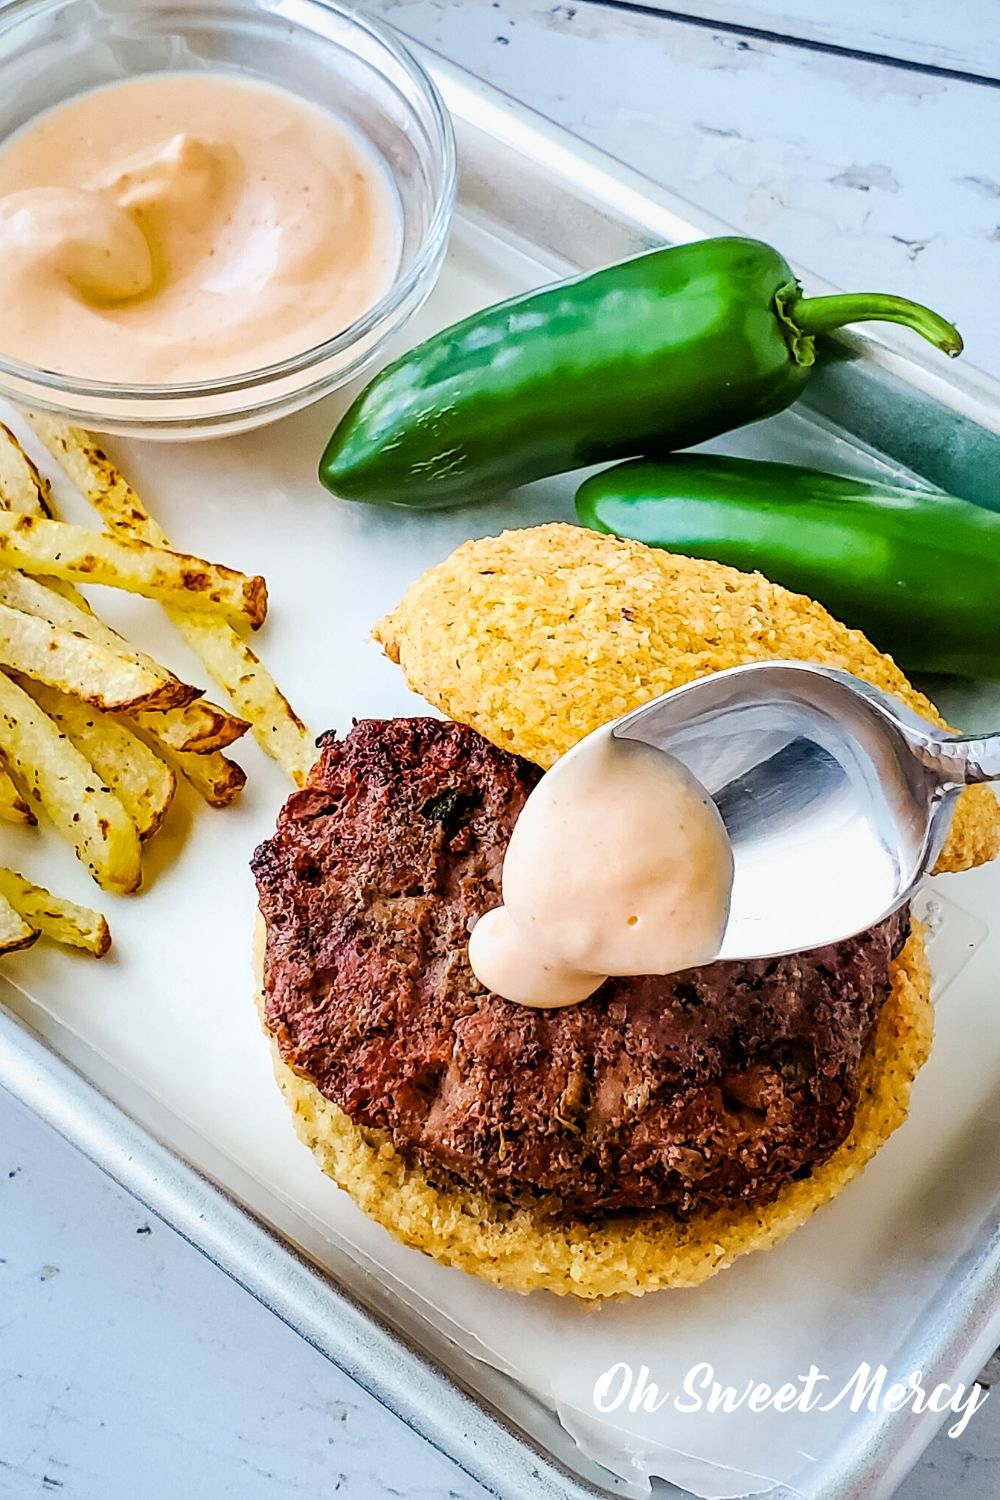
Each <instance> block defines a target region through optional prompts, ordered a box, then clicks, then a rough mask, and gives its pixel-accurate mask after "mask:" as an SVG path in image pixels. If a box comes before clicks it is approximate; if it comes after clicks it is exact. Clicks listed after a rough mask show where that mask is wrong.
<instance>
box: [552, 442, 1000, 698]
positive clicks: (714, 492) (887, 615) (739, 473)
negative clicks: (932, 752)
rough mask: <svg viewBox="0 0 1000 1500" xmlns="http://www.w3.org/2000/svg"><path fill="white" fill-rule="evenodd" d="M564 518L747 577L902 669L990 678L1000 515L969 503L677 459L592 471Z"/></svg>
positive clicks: (998, 643)
mask: <svg viewBox="0 0 1000 1500" xmlns="http://www.w3.org/2000/svg"><path fill="white" fill-rule="evenodd" d="M576 510H577V515H578V517H579V519H580V520H581V521H582V522H583V524H584V525H585V526H589V527H591V528H592V529H593V530H594V531H606V532H613V533H614V535H616V536H623V537H631V538H632V539H633V540H634V541H637V542H645V543H647V545H649V546H652V547H664V548H666V550H667V551H669V552H678V553H681V554H683V555H685V556H688V557H706V558H711V559H712V560H714V561H715V562H721V563H728V564H729V565H730V566H731V567H734V568H739V569H740V570H741V571H743V572H747V573H749V572H753V571H754V570H755V569H757V570H759V571H760V572H761V573H763V574H764V576H765V577H766V578H770V579H771V581H772V582H773V583H781V584H784V586H785V587H786V588H789V589H793V590H795V591H796V592H797V593H801V594H806V595H808V596H809V597H810V598H812V599H818V600H819V602H820V603H821V604H824V605H825V606H826V607H827V608H828V609H829V610H830V611H831V612H832V613H833V614H834V615H836V617H837V618H838V619H840V620H843V621H844V623H845V624H846V625H853V626H856V627H857V628H858V629H860V630H864V631H865V632H866V634H868V635H869V636H870V638H871V640H872V641H873V642H874V644H875V645H876V646H878V647H880V648H881V650H883V651H889V652H891V653H892V655H893V656H894V657H895V658H896V660H897V661H898V662H899V664H900V666H902V667H906V668H909V669H913V670H922V671H925V672H946V673H950V674H952V675H955V676H960V677H992V678H997V677H1000V613H998V611H997V608H996V601H997V599H998V598H1000V515H997V514H996V513H995V512H994V511H989V510H984V509H983V508H982V507H980V506H978V505H972V504H970V503H969V501H967V500H959V499H956V498H955V497H954V496H953V495H941V494H937V493H932V492H928V491H924V490H907V489H899V488H897V487H896V486H894V485H889V484H884V483H882V482H881V481H879V480H869V479H850V478H848V477H846V476H845V475H841V474H826V473H822V472H820V471H819V470H816V469H800V468H797V467H796V466H795V465H792V464H775V463H761V462H760V461H758V460H755V459H749V458H723V457H720V456H718V455H716V454H714V453H678V454H674V455H673V457H671V458H667V459H662V460H660V461H659V462H653V461H646V462H643V461H641V460H640V461H636V462H633V463H626V464H619V465H617V466H616V467H615V468H611V469H602V470H601V472H600V473H599V474H593V475H591V477H590V478H589V479H587V480H585V481H584V483H583V484H582V485H581V486H580V489H579V491H578V493H577V497H576Z"/></svg>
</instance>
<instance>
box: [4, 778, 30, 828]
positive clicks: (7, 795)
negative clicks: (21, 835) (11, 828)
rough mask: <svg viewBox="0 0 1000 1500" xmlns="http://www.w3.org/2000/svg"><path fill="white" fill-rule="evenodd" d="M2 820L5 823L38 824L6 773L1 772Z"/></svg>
mask: <svg viewBox="0 0 1000 1500" xmlns="http://www.w3.org/2000/svg"><path fill="white" fill-rule="evenodd" d="M0 819H2V820H3V822H5V823H27V824H29V825H33V824H35V823H37V822H38V819H37V818H36V817H35V815H34V813H33V812H32V811H31V808H30V807H29V806H28V804H27V802H25V800H24V798H23V797H22V796H21V793H20V792H19V791H18V789H17V787H16V786H15V785H14V783H13V782H12V781H11V779H10V777H9V776H8V775H7V772H6V771H0Z"/></svg>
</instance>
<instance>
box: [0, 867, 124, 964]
mask: <svg viewBox="0 0 1000 1500" xmlns="http://www.w3.org/2000/svg"><path fill="white" fill-rule="evenodd" d="M0 898H2V900H3V902H4V904H5V905H9V906H10V907H11V908H13V910H14V911H15V912H16V913H18V914H19V915H20V916H21V918H22V919H23V920H24V922H25V923H26V924H28V925H29V930H31V929H34V930H35V935H36V936H37V935H38V933H44V935H45V936H46V937H47V938H51V939H52V940H53V942H56V943H61V944H62V945H63V946H64V947H66V948H83V949H85V950H86V952H88V953H92V954H93V955H94V957H95V958H103V957H104V955H105V953H107V951H108V949H109V948H110V947H111V933H110V932H109V931H108V924H107V922H106V921H105V919H104V918H103V917H102V916H101V914H100V912H98V911H91V910H90V908H89V907H86V906H77V904H76V902H75V901H66V900H64V899H63V898H62V897H61V896H53V895H52V893H51V891H47V890H46V889H45V887H44V886H41V885H33V884H32V883H31V881H30V880H25V878H24V876H23V875H18V874H17V872H16V871H15V870H7V869H5V868H4V867H3V866H2V865H0Z"/></svg>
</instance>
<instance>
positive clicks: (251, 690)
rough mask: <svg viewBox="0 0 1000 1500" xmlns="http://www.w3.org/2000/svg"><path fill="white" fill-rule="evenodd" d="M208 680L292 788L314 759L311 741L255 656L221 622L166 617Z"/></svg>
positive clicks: (300, 782) (302, 781)
mask: <svg viewBox="0 0 1000 1500" xmlns="http://www.w3.org/2000/svg"><path fill="white" fill-rule="evenodd" d="M171 619H172V620H173V622H174V624H175V625H176V626H177V627H178V628H179V630H180V632H181V634H182V635H183V636H184V639H185V640H186V641H187V643H188V645H189V646H190V647H191V648H192V649H193V650H194V651H196V652H197V653H198V655H199V656H200V657H201V660H202V662H203V663H204V666H205V670H206V671H207V672H208V674H209V676H210V677H211V678H213V680H214V681H215V682H217V683H218V684H219V686H220V687H221V688H222V689H223V690H224V691H225V692H226V694H227V695H228V696H229V698H230V699H231V700H232V702H233V704H234V705H235V707H236V711H237V713H239V714H240V715H241V717H242V718H244V719H248V720H249V721H250V728H251V731H252V733H253V735H254V738H255V739H256V740H257V742H258V744H259V745H260V746H261V748H262V749H263V750H265V751H266V752H267V754H268V755H269V756H270V757H271V759H272V760H276V761H277V762H278V764H279V766H281V768H282V769H283V770H284V771H285V772H286V774H287V775H288V776H289V777H290V778H291V780H292V781H293V782H294V783H295V785H296V786H304V784H305V779H306V776H307V774H308V773H309V771H310V770H311V769H312V766H313V764H314V762H315V760H316V743H315V740H314V738H313V736H312V735H310V733H309V731H308V729H307V728H306V726H305V725H304V724H303V722H302V720H301V719H300V718H299V716H298V714H297V713H296V712H295V710H294V709H293V708H292V705H291V704H290V703H289V701H288V699H287V698H286V697H285V695H284V693H283V692H282V691H281V689H280V688H279V687H278V685H277V683H276V682H275V680H274V678H273V677H272V676H271V674H270V672H269V671H268V670H267V668H266V667H265V666H264V665H263V663H262V662H261V660H260V658H259V657H258V656H257V655H256V654H255V653H254V652H253V651H251V649H250V647H249V646H248V645H247V644H246V642H245V641H244V640H242V639H241V638H240V636H238V635H237V634H236V631H235V630H232V629H230V627H229V626H228V625H226V624H225V623H224V622H223V621H222V620H213V619H210V618H209V617H208V616H207V615H187V616H185V617H181V616H180V613H179V612H177V613H173V612H172V613H171Z"/></svg>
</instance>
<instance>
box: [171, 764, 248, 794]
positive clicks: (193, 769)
mask: <svg viewBox="0 0 1000 1500" xmlns="http://www.w3.org/2000/svg"><path fill="white" fill-rule="evenodd" d="M170 760H171V763H172V764H173V765H174V766H175V767H176V768H177V770H178V771H180V773H181V775H182V776H183V777H184V779H185V780H186V781H189V782H190V783H191V785H192V786H193V787H194V789H195V791H196V792H198V793H199V794H200V796H202V797H204V799H205V801H206V802H207V803H208V805H209V807H228V806H229V804H230V803H231V802H235V801H236V798H237V797H238V796H239V795H240V792H242V790H243V788H244V787H245V786H246V784H247V776H246V772H245V771H244V769H243V767H242V766H238V765H237V764H236V762H235V761H234V760H229V759H228V757H227V756H225V755H220V754H219V753H218V751H215V752H214V753H213V754H211V755H191V754H190V753H188V754H180V755H171V757H170Z"/></svg>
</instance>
